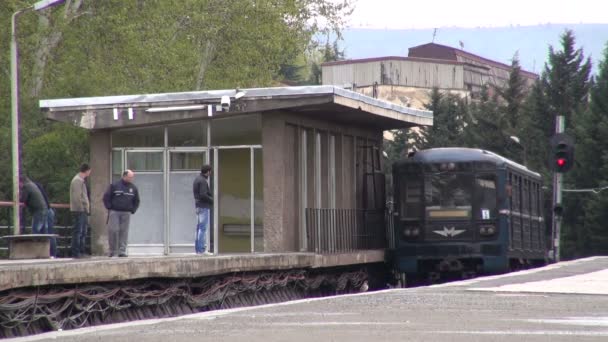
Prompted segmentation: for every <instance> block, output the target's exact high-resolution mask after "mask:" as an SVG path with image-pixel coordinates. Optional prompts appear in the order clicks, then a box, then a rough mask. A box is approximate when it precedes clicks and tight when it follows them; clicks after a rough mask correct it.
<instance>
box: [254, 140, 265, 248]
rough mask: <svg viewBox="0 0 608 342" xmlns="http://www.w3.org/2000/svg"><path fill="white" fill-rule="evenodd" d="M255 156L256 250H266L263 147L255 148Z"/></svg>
mask: <svg viewBox="0 0 608 342" xmlns="http://www.w3.org/2000/svg"><path fill="white" fill-rule="evenodd" d="M253 153H254V157H253V163H254V164H253V165H254V166H253V167H254V176H253V177H254V183H253V186H254V189H253V193H254V209H253V210H254V211H255V216H254V217H255V221H254V222H255V226H254V232H255V234H254V250H255V251H256V252H264V169H263V166H262V165H263V160H262V153H263V152H262V149H255V150H254V152H253Z"/></svg>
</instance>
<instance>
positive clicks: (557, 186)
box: [553, 115, 565, 261]
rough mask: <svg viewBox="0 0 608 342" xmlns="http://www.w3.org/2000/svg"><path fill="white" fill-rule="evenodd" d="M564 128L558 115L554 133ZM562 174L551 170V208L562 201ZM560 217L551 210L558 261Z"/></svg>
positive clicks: (562, 119)
mask: <svg viewBox="0 0 608 342" xmlns="http://www.w3.org/2000/svg"><path fill="white" fill-rule="evenodd" d="M564 129H565V120H564V116H563V115H558V116H556V118H555V133H563V132H564ZM562 181H563V180H562V174H561V173H559V172H555V171H554V172H553V208H555V207H556V206H557V205H558V204H559V205H561V203H562ZM561 225H562V221H561V217H559V216H558V215H557V214H556V213H555V211H554V212H553V253H554V255H553V256H554V259H555V261H560V235H561Z"/></svg>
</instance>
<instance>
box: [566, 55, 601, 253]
mask: <svg viewBox="0 0 608 342" xmlns="http://www.w3.org/2000/svg"><path fill="white" fill-rule="evenodd" d="M590 100H591V101H590V104H589V109H588V110H587V111H585V112H584V114H583V115H581V118H580V119H579V120H577V126H576V132H577V134H576V136H577V139H578V141H577V150H576V151H577V157H576V160H577V165H576V173H575V176H576V184H577V187H581V188H596V187H604V186H608V173H607V172H608V45H607V46H606V49H605V51H604V58H603V61H602V62H601V63H600V67H599V74H598V76H597V78H596V80H595V82H594V84H593V86H592V88H591V99H590ZM581 196H584V198H580V197H581ZM578 197H579V198H575V199H574V200H575V201H582V202H585V204H584V214H583V215H582V217H580V219H579V220H577V222H575V224H576V226H575V227H576V234H571V235H574V236H575V237H576V242H575V243H574V248H573V250H572V251H571V253H573V255H575V256H588V255H607V254H608V225H606V222H608V221H607V220H608V193H607V192H600V193H598V194H592V193H584V194H580V195H578Z"/></svg>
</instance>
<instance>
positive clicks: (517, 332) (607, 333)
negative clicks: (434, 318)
mask: <svg viewBox="0 0 608 342" xmlns="http://www.w3.org/2000/svg"><path fill="white" fill-rule="evenodd" d="M421 333H435V334H448V335H449V334H461V335H500V336H507V335H552V336H608V330H603V331H572V330H481V331H475V330H471V331H467V330H449V331H428V332H425V331H421Z"/></svg>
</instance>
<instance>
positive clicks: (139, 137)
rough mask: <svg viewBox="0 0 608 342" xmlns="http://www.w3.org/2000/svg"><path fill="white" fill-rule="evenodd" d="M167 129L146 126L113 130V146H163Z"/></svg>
mask: <svg viewBox="0 0 608 342" xmlns="http://www.w3.org/2000/svg"><path fill="white" fill-rule="evenodd" d="M163 146H165V129H164V128H163V127H146V128H138V129H129V130H123V131H115V132H112V147H163Z"/></svg>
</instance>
